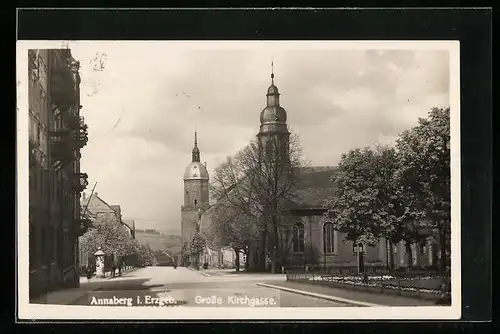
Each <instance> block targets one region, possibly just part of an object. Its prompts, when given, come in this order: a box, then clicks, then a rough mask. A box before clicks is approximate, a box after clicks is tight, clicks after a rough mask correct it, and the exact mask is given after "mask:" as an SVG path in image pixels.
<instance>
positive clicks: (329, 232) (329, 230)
mask: <svg viewBox="0 0 500 334" xmlns="http://www.w3.org/2000/svg"><path fill="white" fill-rule="evenodd" d="M334 242H335V238H334V231H333V224H332V223H330V222H327V223H325V224H324V225H323V252H324V253H325V254H331V253H333V252H334V249H335V248H334Z"/></svg>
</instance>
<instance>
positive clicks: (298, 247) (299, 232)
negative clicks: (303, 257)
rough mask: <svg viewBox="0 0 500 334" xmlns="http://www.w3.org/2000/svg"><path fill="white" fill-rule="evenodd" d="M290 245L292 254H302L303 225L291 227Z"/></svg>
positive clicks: (298, 224)
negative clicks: (291, 245)
mask: <svg viewBox="0 0 500 334" xmlns="http://www.w3.org/2000/svg"><path fill="white" fill-rule="evenodd" d="M292 244H293V252H294V253H303V252H304V224H302V223H297V224H295V225H294V226H293V239H292Z"/></svg>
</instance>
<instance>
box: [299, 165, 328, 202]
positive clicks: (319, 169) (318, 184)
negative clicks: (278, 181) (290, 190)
mask: <svg viewBox="0 0 500 334" xmlns="http://www.w3.org/2000/svg"><path fill="white" fill-rule="evenodd" d="M336 173H337V168H336V167H335V166H312V167H304V168H301V170H300V174H299V180H298V182H297V184H296V186H295V191H294V195H293V198H292V202H293V203H292V207H294V208H302V209H318V208H323V206H324V204H325V200H327V199H328V198H329V197H330V196H331V193H332V188H333V183H332V179H333V177H334V176H335V175H336Z"/></svg>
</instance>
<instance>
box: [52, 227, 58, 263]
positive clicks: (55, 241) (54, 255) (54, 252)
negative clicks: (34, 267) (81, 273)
mask: <svg viewBox="0 0 500 334" xmlns="http://www.w3.org/2000/svg"><path fill="white" fill-rule="evenodd" d="M58 232H59V228H58V227H57V226H55V227H54V232H53V233H54V238H53V239H52V244H53V245H52V260H53V261H54V262H56V261H57V247H58V246H59V233H58Z"/></svg>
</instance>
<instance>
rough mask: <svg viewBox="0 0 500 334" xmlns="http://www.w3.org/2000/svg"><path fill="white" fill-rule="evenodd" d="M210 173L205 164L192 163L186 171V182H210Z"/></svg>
mask: <svg viewBox="0 0 500 334" xmlns="http://www.w3.org/2000/svg"><path fill="white" fill-rule="evenodd" d="M208 179H209V176H208V171H207V168H206V167H205V165H204V164H202V163H201V162H198V161H193V162H191V163H190V164H189V165H188V166H187V167H186V170H185V171H184V180H208Z"/></svg>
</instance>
